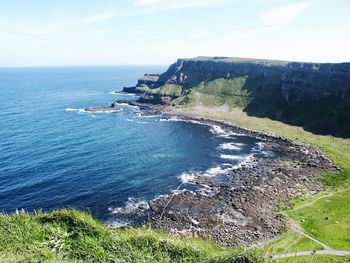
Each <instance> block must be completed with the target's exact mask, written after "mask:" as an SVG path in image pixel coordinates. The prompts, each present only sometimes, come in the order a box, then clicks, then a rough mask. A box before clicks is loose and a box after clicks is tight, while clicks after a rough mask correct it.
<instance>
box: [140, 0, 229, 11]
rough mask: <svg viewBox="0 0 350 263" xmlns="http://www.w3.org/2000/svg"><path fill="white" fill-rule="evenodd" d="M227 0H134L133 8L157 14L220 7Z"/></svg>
mask: <svg viewBox="0 0 350 263" xmlns="http://www.w3.org/2000/svg"><path fill="white" fill-rule="evenodd" d="M228 1H229V0H136V1H135V2H134V5H135V6H138V7H142V8H144V9H143V11H142V12H141V13H158V12H165V11H170V10H176V9H184V8H192V7H201V6H211V5H220V4H223V3H226V2H228Z"/></svg>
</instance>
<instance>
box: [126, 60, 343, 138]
mask: <svg viewBox="0 0 350 263" xmlns="http://www.w3.org/2000/svg"><path fill="white" fill-rule="evenodd" d="M169 86H170V87H171V88H169ZM174 87H176V88H175V90H176V92H174ZM126 91H132V92H142V93H144V96H143V97H141V99H140V101H141V102H149V103H154V104H191V103H192V104H194V103H197V104H198V101H199V102H200V104H201V105H203V104H204V105H205V104H208V105H210V104H212V105H213V104H214V105H215V106H221V105H223V104H225V103H226V104H228V105H230V107H237V106H238V107H242V108H243V110H244V111H246V112H247V113H248V114H249V115H254V116H261V117H269V118H272V119H275V120H279V121H283V122H286V123H289V124H293V125H300V126H303V127H304V128H305V129H306V130H310V131H312V132H315V133H321V134H332V135H336V136H350V63H304V62H288V61H276V60H261V59H245V58H227V57H197V58H193V59H179V60H178V61H177V62H176V63H174V64H172V65H171V66H170V67H169V68H168V70H167V71H166V72H164V73H163V74H160V75H159V74H156V75H152V74H146V75H145V76H144V77H142V78H141V79H139V81H138V84H137V85H136V86H135V87H132V88H129V90H127V89H126ZM220 104H221V105H220Z"/></svg>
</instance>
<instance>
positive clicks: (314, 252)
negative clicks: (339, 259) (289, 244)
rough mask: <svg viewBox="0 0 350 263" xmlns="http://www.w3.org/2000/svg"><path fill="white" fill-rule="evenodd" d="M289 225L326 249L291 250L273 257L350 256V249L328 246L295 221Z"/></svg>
mask: <svg viewBox="0 0 350 263" xmlns="http://www.w3.org/2000/svg"><path fill="white" fill-rule="evenodd" d="M323 197H326V196H323ZM320 199H321V198H320ZM288 227H289V228H290V229H292V230H294V231H295V232H297V233H299V234H301V235H303V236H305V237H306V238H308V239H310V240H312V241H314V242H315V243H317V244H319V245H321V246H322V247H323V248H324V250H310V251H299V252H290V253H285V254H279V255H275V256H273V259H282V258H289V257H298V256H308V255H334V256H350V251H347V250H335V249H332V248H331V247H329V246H327V245H326V244H324V243H322V242H321V241H319V240H317V239H315V238H313V237H311V236H309V235H308V234H306V233H305V232H304V231H303V229H302V228H301V227H300V226H299V225H298V224H297V223H295V222H293V221H290V222H289V223H288Z"/></svg>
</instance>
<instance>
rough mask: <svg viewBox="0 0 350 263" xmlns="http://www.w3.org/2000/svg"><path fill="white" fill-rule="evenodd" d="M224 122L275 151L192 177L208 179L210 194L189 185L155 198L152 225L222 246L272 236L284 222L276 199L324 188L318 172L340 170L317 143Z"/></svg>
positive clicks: (201, 181) (197, 181)
mask: <svg viewBox="0 0 350 263" xmlns="http://www.w3.org/2000/svg"><path fill="white" fill-rule="evenodd" d="M215 124H216V125H217V123H215ZM223 126H224V127H225V128H226V129H230V130H232V131H234V132H238V133H242V132H243V133H245V134H247V135H249V136H256V137H258V138H260V139H261V140H263V142H264V144H263V145H262V148H261V150H262V151H264V152H266V153H267V154H272V155H273V156H274V157H273V158H267V159H261V158H252V159H251V160H250V161H249V162H248V163H245V164H242V165H240V166H239V167H233V168H232V169H231V170H230V171H228V173H227V174H225V175H220V176H214V177H207V176H198V177H195V178H194V180H193V182H192V183H195V184H198V185H199V186H201V185H206V189H207V190H208V187H209V188H210V189H211V190H212V191H213V192H212V194H209V195H208V194H207V195H203V194H202V193H201V191H198V192H189V191H185V192H179V193H175V194H172V195H169V196H162V197H160V198H158V199H155V200H153V201H151V202H150V209H151V223H152V225H153V226H154V227H158V228H162V229H166V230H167V231H169V232H175V233H176V232H178V233H192V234H193V235H199V236H203V237H207V238H209V239H211V240H213V241H214V242H216V243H218V244H220V245H223V246H235V245H237V244H242V243H246V244H251V243H252V242H255V241H259V240H263V239H267V238H272V237H274V236H276V234H277V233H278V231H279V229H280V227H281V226H283V224H284V222H283V219H282V218H280V217H279V216H278V215H276V214H275V212H274V211H275V208H276V205H277V204H278V203H279V202H280V201H286V200H287V199H289V198H291V197H296V196H300V195H302V194H305V191H309V192H310V193H315V192H318V191H320V190H322V187H321V185H320V184H319V183H317V182H316V181H315V180H314V179H315V176H317V175H319V174H320V173H321V172H326V171H337V167H335V166H334V164H333V163H332V162H331V161H330V160H329V159H328V158H326V157H325V156H324V155H323V154H322V152H320V151H319V150H318V149H317V148H315V147H313V146H310V145H303V144H296V143H294V142H292V141H290V140H286V139H284V138H281V137H278V136H273V135H269V134H262V133H255V132H253V131H250V130H245V129H242V128H239V127H235V126H228V125H225V124H224V125H223Z"/></svg>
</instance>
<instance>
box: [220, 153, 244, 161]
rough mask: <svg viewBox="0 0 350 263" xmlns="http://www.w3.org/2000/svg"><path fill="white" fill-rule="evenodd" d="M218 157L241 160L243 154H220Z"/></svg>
mask: <svg viewBox="0 0 350 263" xmlns="http://www.w3.org/2000/svg"><path fill="white" fill-rule="evenodd" d="M220 158H222V159H230V160H242V159H244V158H245V156H238V155H231V154H220Z"/></svg>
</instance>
